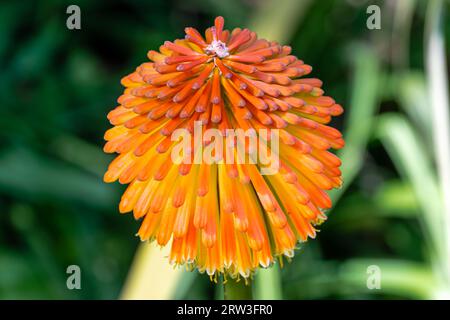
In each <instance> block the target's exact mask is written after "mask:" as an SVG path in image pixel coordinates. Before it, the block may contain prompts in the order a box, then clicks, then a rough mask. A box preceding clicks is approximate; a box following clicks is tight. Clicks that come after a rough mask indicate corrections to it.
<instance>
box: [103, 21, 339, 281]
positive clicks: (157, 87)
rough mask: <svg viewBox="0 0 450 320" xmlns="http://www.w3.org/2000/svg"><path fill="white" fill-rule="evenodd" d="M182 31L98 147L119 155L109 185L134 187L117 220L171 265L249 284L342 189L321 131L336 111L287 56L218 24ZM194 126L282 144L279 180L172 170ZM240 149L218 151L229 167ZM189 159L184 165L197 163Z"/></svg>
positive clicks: (330, 141)
mask: <svg viewBox="0 0 450 320" xmlns="http://www.w3.org/2000/svg"><path fill="white" fill-rule="evenodd" d="M185 32H186V36H185V38H184V39H180V40H175V41H173V42H170V41H166V42H165V43H164V44H163V45H162V46H161V47H160V48H159V50H158V51H153V50H151V51H149V52H148V58H149V59H150V61H148V62H144V63H143V64H141V65H140V66H139V67H137V68H136V70H135V71H134V72H133V73H131V74H130V75H128V76H126V77H124V78H123V79H122V85H123V86H124V87H125V91H124V93H123V94H122V95H121V96H120V97H119V98H118V104H119V106H117V107H116V108H115V109H114V110H112V111H111V112H110V113H109V114H108V119H109V121H110V123H111V124H112V125H113V126H114V127H113V128H111V129H109V130H108V131H107V132H106V133H105V140H106V141H107V143H106V145H105V147H104V151H105V152H108V153H117V154H118V156H117V157H116V158H115V159H114V160H113V161H112V163H111V164H110V165H109V168H108V170H107V172H106V173H105V176H104V181H105V182H113V181H116V180H119V182H120V183H122V184H129V186H128V188H127V190H126V191H125V193H124V194H123V196H122V200H121V201H120V205H119V210H120V212H121V213H126V212H133V215H134V217H135V219H141V220H142V225H141V227H140V229H139V231H138V235H139V237H140V239H141V240H143V241H144V240H150V241H156V242H157V243H158V244H159V245H161V246H165V245H171V253H170V257H169V260H170V262H171V263H174V264H177V265H183V264H185V265H187V266H188V267H191V268H194V267H195V268H198V270H199V271H200V272H206V273H207V274H208V275H210V276H217V275H218V274H221V273H224V274H225V275H229V276H231V277H233V278H234V277H244V278H248V277H249V276H251V275H252V273H253V272H254V271H255V270H256V269H257V268H258V267H264V268H265V267H269V266H270V265H271V264H273V263H274V261H275V258H276V257H283V256H285V257H288V258H291V257H293V256H294V249H296V247H297V246H298V244H299V243H300V242H304V241H306V240H307V239H308V238H314V237H315V236H316V226H317V225H318V224H320V223H321V222H323V221H324V220H325V219H326V218H327V217H326V214H325V212H324V210H326V209H329V208H330V207H331V205H332V204H331V200H330V198H329V196H328V195H327V193H326V191H325V190H330V189H333V188H338V187H340V186H341V184H342V179H341V171H340V169H339V166H340V165H341V161H340V160H339V159H338V157H336V156H335V155H334V154H333V153H331V152H330V151H329V149H330V148H333V149H339V148H342V147H343V146H344V140H343V138H342V135H341V133H340V132H339V131H338V130H336V129H334V128H332V127H330V126H327V124H328V123H329V122H330V121H331V117H332V116H337V115H340V114H341V113H342V112H343V109H342V107H341V106H340V105H339V104H336V103H335V101H334V100H333V99H332V98H331V97H327V96H324V91H323V90H322V89H321V86H322V81H320V80H319V79H316V78H308V77H305V76H307V75H308V74H309V73H311V71H312V68H311V66H309V65H307V64H305V63H304V62H303V61H301V60H299V59H297V58H296V57H295V56H294V55H291V48H290V47H289V46H283V45H280V44H278V43H277V42H274V41H268V40H265V39H259V38H258V37H257V35H256V34H255V33H254V32H252V31H250V30H248V29H240V28H236V29H234V30H232V31H229V30H225V29H224V19H223V18H222V17H217V18H216V19H215V23H214V26H212V27H210V28H208V29H207V30H206V32H205V34H204V36H203V35H202V34H200V33H199V32H198V31H197V30H195V29H193V28H186V29H185ZM196 124H200V126H201V127H202V128H204V129H209V128H215V129H218V130H220V131H221V132H225V131H226V130H228V129H239V128H241V129H244V130H248V129H255V130H261V129H267V132H269V133H270V136H269V135H267V136H265V137H261V134H258V136H260V138H262V139H263V140H265V141H268V140H270V139H277V140H279V141H280V143H279V149H278V150H277V151H274V150H271V148H269V147H267V149H268V150H266V151H268V152H269V153H270V151H272V153H273V154H272V155H275V156H277V157H278V159H279V162H278V164H279V170H278V171H277V172H276V173H274V174H267V175H263V174H261V172H260V169H261V168H262V167H263V165H262V164H261V162H259V161H256V162H254V163H250V162H246V161H234V162H233V163H229V162H227V161H225V159H224V158H220V159H219V161H216V162H214V163H205V162H202V163H192V161H181V162H180V161H174V159H173V150H174V148H176V145H177V141H175V140H174V139H173V137H172V134H173V133H174V132H175V131H176V130H177V129H185V130H186V131H187V132H193V131H194V130H195V126H196ZM259 132H261V131H259ZM248 139H249V137H245V138H244V140H245V141H247V140H248ZM206 140H207V139H203V140H202V143H201V144H202V146H207V145H208V143H210V141H209V142H208V141H206ZM236 140H239V139H238V138H236V139H235V140H233V141H234V142H235V144H233V145H229V144H225V145H224V146H223V148H224V149H226V148H231V149H232V150H231V154H232V158H233V159H234V160H238V159H237V158H238V157H239V154H238V153H237V152H236V150H235V147H236V144H237V143H238V142H239V141H238V142H236ZM245 141H244V142H245ZM241 142H242V141H241ZM196 152H197V149H196V148H192V149H191V150H190V151H188V152H186V151H185V152H184V153H183V154H182V155H181V157H183V159H184V160H185V159H186V158H187V159H191V160H192V158H193V157H194V156H195V154H196ZM246 152H247V153H250V150H248V149H246Z"/></svg>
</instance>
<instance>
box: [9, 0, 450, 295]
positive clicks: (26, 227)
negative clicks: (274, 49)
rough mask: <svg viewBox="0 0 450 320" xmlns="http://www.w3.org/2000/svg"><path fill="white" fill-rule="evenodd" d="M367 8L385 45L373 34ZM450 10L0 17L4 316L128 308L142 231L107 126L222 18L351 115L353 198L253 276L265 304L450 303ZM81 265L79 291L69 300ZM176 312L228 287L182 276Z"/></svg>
mask: <svg viewBox="0 0 450 320" xmlns="http://www.w3.org/2000/svg"><path fill="white" fill-rule="evenodd" d="M70 4H77V5H78V6H79V7H80V8H81V26H82V29H81V30H68V29H67V28H66V19H67V17H68V14H66V8H67V6H69V5H70ZM371 4H376V5H378V6H379V7H380V8H381V30H369V29H368V28H367V27H366V20H367V19H368V17H369V16H370V14H367V13H366V9H367V7H368V6H369V5H371ZM448 4H449V3H448V2H447V1H421V0H415V1H414V0H398V1H358V0H342V1H334V0H320V1H311V0H275V1H274V0H266V1H257V0H228V1H219V0H190V1H186V0H170V1H169V0H153V1H148V0H147V1H138V0H132V1H103V2H100V1H70V2H69V1H58V0H47V1H9V2H8V1H2V2H1V4H0V70H1V71H0V83H1V85H0V210H1V215H0V299H32V298H34V299H36V298H37V299H116V298H118V297H120V293H121V290H122V287H123V285H124V283H125V281H126V277H127V273H128V270H129V268H130V265H131V264H132V260H133V256H134V253H135V251H136V248H137V246H138V244H139V240H138V238H137V237H135V236H134V234H135V233H136V231H137V229H138V226H139V222H136V221H134V219H133V218H132V217H131V216H121V215H119V213H118V207H117V206H118V202H119V200H120V195H121V192H123V189H124V187H123V186H120V185H119V184H114V185H107V184H105V183H103V182H102V175H103V173H104V171H105V169H106V167H107V164H108V162H109V161H110V160H111V159H112V157H113V156H111V155H105V154H103V152H102V147H103V133H104V131H105V130H106V129H107V128H109V124H108V121H107V119H106V114H107V112H108V111H109V110H111V109H112V108H113V107H115V105H116V102H115V101H116V98H117V97H118V96H119V95H120V94H121V92H122V88H121V86H120V83H119V80H120V79H121V77H122V76H124V75H126V74H128V73H130V72H132V71H133V70H134V68H135V67H136V66H137V65H139V64H140V63H142V62H143V61H145V60H146V59H147V58H146V53H147V51H148V50H150V49H155V48H158V47H159V46H160V45H161V44H162V43H163V41H164V40H173V39H175V38H181V37H183V29H184V27H185V26H193V27H196V28H198V29H199V30H204V29H205V28H206V27H208V26H210V25H212V24H213V19H214V17H215V16H217V15H222V16H224V18H225V26H226V28H228V29H230V28H234V27H238V26H239V27H242V26H245V27H250V28H252V30H254V31H257V32H258V33H259V34H260V36H263V37H265V36H267V37H268V38H269V37H270V40H278V41H280V42H282V43H284V44H290V45H291V46H292V48H293V53H294V54H295V55H297V56H298V57H299V58H300V59H302V60H304V61H305V62H306V63H308V64H310V65H312V66H313V68H314V69H313V77H318V78H320V79H321V80H323V81H324V89H325V92H326V94H327V95H330V96H332V97H334V98H335V99H336V101H338V102H339V103H341V104H342V105H343V106H344V108H345V114H344V115H343V116H341V117H339V118H338V119H336V120H334V122H333V125H334V126H336V127H338V128H339V129H340V130H343V132H344V134H345V138H346V141H347V144H346V148H345V149H344V150H343V151H342V152H341V153H340V155H341V157H342V159H343V162H344V167H343V170H344V177H345V179H344V181H345V186H344V188H343V189H341V190H338V191H337V192H333V194H332V196H333V198H334V200H335V201H336V205H335V207H334V208H333V210H332V211H330V214H329V220H328V221H327V222H326V223H325V224H324V225H323V226H322V227H321V232H320V234H319V235H318V238H317V239H316V240H314V241H309V242H308V243H307V244H305V245H304V246H303V247H302V249H301V250H300V251H299V252H298V254H297V255H296V257H295V259H294V260H293V261H292V262H291V263H287V264H285V266H284V268H283V269H282V270H279V269H278V266H276V267H275V268H273V269H271V270H270V271H265V272H260V273H259V274H258V275H257V276H256V279H255V287H254V290H255V296H256V297H257V298H277V299H279V298H284V299H326V298H332V299H334V298H336V299H392V298H406V299H430V298H446V297H447V298H448V297H450V280H449V274H450V268H449V265H450V250H449V248H450V235H449V232H450V229H449V227H450V223H449V222H450V212H449V205H448V200H449V198H448V197H446V195H447V196H448V192H449V190H448V185H447V184H448V183H449V181H450V179H449V180H447V179H446V177H448V176H446V174H447V173H448V172H450V171H448V170H449V165H450V163H448V162H449V158H448V146H449V136H448V133H449V128H448V80H447V78H448V65H447V64H446V60H447V61H448V52H449V43H450V41H449V40H450V24H449V23H448V21H447V20H446V19H445V10H446V9H448ZM432 39H434V40H432ZM433 41H434V42H433ZM442 97H443V98H442ZM445 100H447V101H445ZM436 115H437V116H436ZM440 151H442V152H440ZM72 264H76V265H79V266H80V268H81V270H82V282H81V283H82V290H68V289H67V287H66V278H67V276H68V275H67V274H66V268H67V266H68V265H72ZM370 265H376V266H379V268H380V270H381V275H382V278H381V289H379V290H370V289H368V288H367V285H366V282H367V277H368V274H367V268H368V266H370ZM167 268H170V267H169V266H167ZM168 281H170V279H168ZM148 286H149V287H151V283H149V284H148ZM171 297H172V298H190V299H191V298H194V299H207V298H215V297H216V298H220V297H221V294H220V286H216V287H215V286H214V285H212V284H211V283H210V281H209V278H208V277H207V276H205V275H198V274H197V273H185V275H183V276H182V277H181V280H180V281H179V283H178V284H177V287H176V290H174V294H173V295H172V296H171Z"/></svg>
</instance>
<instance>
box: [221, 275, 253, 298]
mask: <svg viewBox="0 0 450 320" xmlns="http://www.w3.org/2000/svg"><path fill="white" fill-rule="evenodd" d="M223 296H224V299H225V300H252V299H253V295H252V283H251V280H248V281H247V283H245V281H244V280H241V281H239V282H237V281H236V280H234V279H229V280H228V281H227V282H226V283H224V285H223Z"/></svg>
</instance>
